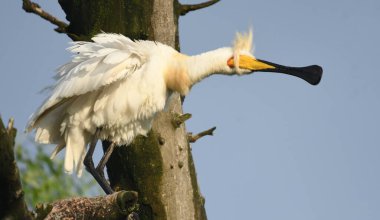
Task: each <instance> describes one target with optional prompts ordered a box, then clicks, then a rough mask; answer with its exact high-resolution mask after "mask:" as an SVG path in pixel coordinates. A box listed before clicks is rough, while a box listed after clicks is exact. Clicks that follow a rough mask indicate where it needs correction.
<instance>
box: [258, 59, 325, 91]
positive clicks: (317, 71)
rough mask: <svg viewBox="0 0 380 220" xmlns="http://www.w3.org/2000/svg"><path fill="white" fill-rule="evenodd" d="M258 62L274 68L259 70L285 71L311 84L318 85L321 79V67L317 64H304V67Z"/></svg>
mask: <svg viewBox="0 0 380 220" xmlns="http://www.w3.org/2000/svg"><path fill="white" fill-rule="evenodd" d="M258 61H260V62H263V63H266V64H268V65H270V66H273V67H275V68H273V69H263V70H260V72H276V73H285V74H288V75H292V76H296V77H299V78H301V79H303V80H305V81H306V82H308V83H310V84H311V85H318V83H319V82H320V81H321V78H322V73H323V69H322V67H320V66H318V65H312V66H305V67H289V66H282V65H279V64H276V63H271V62H268V61H265V60H258Z"/></svg>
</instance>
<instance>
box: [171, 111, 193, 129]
mask: <svg viewBox="0 0 380 220" xmlns="http://www.w3.org/2000/svg"><path fill="white" fill-rule="evenodd" d="M173 115H174V117H173V119H172V124H173V126H174V128H179V126H181V124H183V123H184V122H185V121H187V120H189V119H190V118H191V114H190V113H185V114H182V115H180V114H178V113H173Z"/></svg>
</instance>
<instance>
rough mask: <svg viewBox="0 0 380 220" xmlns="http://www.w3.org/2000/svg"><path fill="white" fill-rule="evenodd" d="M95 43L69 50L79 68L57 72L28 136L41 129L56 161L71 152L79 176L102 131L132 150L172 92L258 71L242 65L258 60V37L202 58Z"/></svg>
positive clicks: (113, 38) (103, 40) (107, 38)
mask: <svg viewBox="0 0 380 220" xmlns="http://www.w3.org/2000/svg"><path fill="white" fill-rule="evenodd" d="M92 40H93V41H94V42H74V43H73V45H72V46H71V47H69V50H70V51H71V52H73V53H74V54H75V55H74V57H73V59H72V61H71V62H69V63H67V64H65V65H63V66H62V67H60V68H59V69H58V70H57V75H56V80H57V83H56V84H55V86H53V87H52V93H51V96H50V97H49V98H48V99H47V100H46V101H45V102H44V103H43V104H42V106H41V107H40V108H39V109H38V110H37V111H36V112H35V113H34V114H33V115H32V116H31V119H30V121H29V123H28V125H27V131H31V130H32V129H36V136H35V140H36V141H37V142H39V143H43V144H56V145H57V147H56V149H55V150H54V152H53V154H52V157H54V156H55V155H56V154H57V153H58V152H59V151H61V150H62V149H64V148H66V155H65V170H66V171H67V172H69V173H71V172H72V171H74V170H76V171H77V174H78V175H80V174H81V172H82V167H83V165H82V164H83V159H84V156H85V154H86V146H87V145H88V143H89V142H90V140H91V138H92V137H93V135H94V133H95V131H96V129H97V128H102V129H101V132H100V139H103V140H104V139H107V140H109V141H112V142H115V143H116V144H117V145H128V144H130V143H131V142H132V141H133V139H134V138H135V137H136V136H137V135H146V134H147V132H148V131H149V130H150V129H151V125H152V120H153V119H154V117H155V115H156V113H157V112H159V111H162V110H163V109H164V107H165V105H166V103H167V102H168V98H169V96H170V94H171V93H172V92H179V93H181V94H182V95H186V94H187V92H188V91H189V89H190V88H191V86H192V85H193V84H194V83H196V82H198V81H200V80H201V79H203V78H204V77H207V76H209V75H211V74H213V73H222V74H232V73H236V72H239V73H248V72H251V71H253V70H255V69H253V68H251V67H246V66H244V65H243V64H242V65H239V56H240V55H241V54H243V55H244V57H245V58H246V57H249V58H250V59H251V60H256V59H255V58H254V57H253V55H252V54H251V53H250V50H251V46H252V42H251V41H252V34H248V35H238V37H237V40H236V41H235V47H231V48H221V49H217V50H214V51H210V52H207V53H203V54H200V55H197V56H186V55H183V54H181V53H179V52H177V51H176V50H174V49H173V48H171V47H169V46H166V45H163V44H161V43H158V42H152V41H132V40H130V39H129V38H127V37H125V36H123V35H119V34H106V33H102V34H98V35H96V36H95V37H94V38H92ZM244 57H243V58H244ZM240 60H241V58H240ZM245 64H246V63H245ZM239 68H243V69H241V70H239V71H237V70H236V69H239Z"/></svg>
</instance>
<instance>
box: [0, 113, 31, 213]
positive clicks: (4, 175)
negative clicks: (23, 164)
mask: <svg viewBox="0 0 380 220" xmlns="http://www.w3.org/2000/svg"><path fill="white" fill-rule="evenodd" d="M15 137H16V129H14V128H13V122H12V121H10V123H9V125H8V127H7V128H5V126H4V124H3V121H2V120H1V118H0V219H31V215H30V213H29V211H28V209H27V207H26V203H25V201H24V192H23V191H22V186H21V181H20V173H19V169H18V167H17V164H16V161H15V157H14V144H15V142H14V141H15Z"/></svg>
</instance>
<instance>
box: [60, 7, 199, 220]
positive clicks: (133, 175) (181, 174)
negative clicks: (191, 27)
mask: <svg viewBox="0 0 380 220" xmlns="http://www.w3.org/2000/svg"><path fill="white" fill-rule="evenodd" d="M59 3H60V4H61V6H62V8H63V10H64V11H65V13H66V15H67V16H66V18H67V20H68V21H69V22H70V24H69V26H68V28H67V29H68V32H69V33H71V34H75V35H76V36H79V38H80V39H82V40H89V39H90V38H91V36H93V35H94V34H96V33H99V32H100V31H101V30H102V31H105V32H116V33H122V34H124V35H126V36H128V37H130V38H132V39H149V40H155V41H159V42H162V43H165V44H167V45H169V46H172V47H175V48H177V49H179V42H178V19H179V16H180V11H181V10H180V4H179V3H178V2H177V1H176V0H112V1H106V0H59ZM176 114H182V103H181V98H180V97H179V95H174V96H173V97H172V101H171V105H170V108H169V111H168V112H163V113H160V114H159V115H158V117H157V118H156V120H155V122H154V125H153V129H152V131H151V132H150V133H149V135H148V137H138V138H136V140H135V141H134V143H133V144H132V145H130V146H126V147H125V146H122V147H119V148H116V150H115V151H114V153H113V154H112V156H111V158H110V161H109V162H108V164H107V171H108V176H109V180H110V183H111V186H112V188H113V189H115V190H122V189H124V190H134V191H137V192H138V193H139V203H140V211H139V216H140V219H206V213H205V209H204V199H203V198H202V196H201V194H200V192H199V188H198V183H197V180H196V173H195V168H194V163H193V159H192V155H191V150H190V147H189V143H188V141H187V132H186V129H185V126H184V125H183V124H182V125H181V126H179V127H178V128H176V127H175V126H173V123H172V120H173V118H174V117H175V116H176ZM108 144H109V143H107V142H106V141H105V142H103V148H104V149H106V148H107V146H108Z"/></svg>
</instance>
